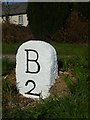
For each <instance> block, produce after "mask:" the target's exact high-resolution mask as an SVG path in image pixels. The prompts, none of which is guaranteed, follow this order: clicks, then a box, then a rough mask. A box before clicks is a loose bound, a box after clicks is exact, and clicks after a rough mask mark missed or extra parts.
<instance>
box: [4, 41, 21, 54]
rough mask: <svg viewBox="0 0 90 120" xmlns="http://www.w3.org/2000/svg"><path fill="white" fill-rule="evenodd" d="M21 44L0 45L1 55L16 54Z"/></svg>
mask: <svg viewBox="0 0 90 120" xmlns="http://www.w3.org/2000/svg"><path fill="white" fill-rule="evenodd" d="M20 45H21V43H18V42H17V43H13V42H12V43H5V42H3V43H2V54H16V53H17V50H18V48H19V46H20Z"/></svg>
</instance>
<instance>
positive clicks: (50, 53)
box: [16, 40, 58, 99]
mask: <svg viewBox="0 0 90 120" xmlns="http://www.w3.org/2000/svg"><path fill="white" fill-rule="evenodd" d="M57 77H58V65H57V54H56V51H55V49H54V47H53V46H52V45H50V44H49V43H46V42H43V41H36V40H30V41H28V42H25V43H23V44H22V45H21V46H20V47H19V49H18V51H17V55H16V86H17V89H18V90H19V93H20V94H22V95H23V96H25V97H27V98H40V97H41V98H43V99H44V98H46V97H48V96H49V95H50V92H49V89H50V88H51V86H52V85H53V84H54V83H55V80H56V79H57Z"/></svg>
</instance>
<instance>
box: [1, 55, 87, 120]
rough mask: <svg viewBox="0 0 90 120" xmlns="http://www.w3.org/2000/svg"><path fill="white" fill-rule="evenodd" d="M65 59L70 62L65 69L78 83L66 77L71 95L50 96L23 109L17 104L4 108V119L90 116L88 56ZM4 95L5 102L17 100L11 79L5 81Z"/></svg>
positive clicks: (46, 119)
mask: <svg viewBox="0 0 90 120" xmlns="http://www.w3.org/2000/svg"><path fill="white" fill-rule="evenodd" d="M63 59H64V58H63ZM63 59H61V61H63ZM65 61H66V63H68V64H67V65H66V67H64V71H66V70H67V68H68V69H70V70H71V71H72V73H73V74H74V75H75V78H76V84H74V83H72V81H71V79H70V78H69V76H66V77H65V78H64V80H65V82H66V84H67V86H68V88H69V90H70V95H68V96H63V97H59V96H50V97H49V98H47V99H45V100H40V102H39V103H38V104H37V106H36V107H27V108H24V109H21V108H20V107H19V106H18V105H17V107H16V108H14V109H13V108H12V109H3V120H7V119H14V120H20V119H22V120H28V119H30V120H42V119H43V120H48V119H49V120H53V119H57V120H59V119H62V118H75V120H79V118H84V119H86V118H88V84H87V71H88V70H87V67H88V61H87V58H86V57H74V58H73V59H71V58H67V59H66V60H65ZM63 65H64V63H63ZM62 69H63V67H62ZM7 94H8V96H7ZM3 95H4V98H5V97H6V99H4V100H3V104H7V102H8V101H10V100H11V101H13V99H14V102H17V101H15V95H16V92H15V86H13V85H12V84H11V83H10V80H8V81H4V83H3ZM12 96H14V97H12Z"/></svg>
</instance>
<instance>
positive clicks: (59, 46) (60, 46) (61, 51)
mask: <svg viewBox="0 0 90 120" xmlns="http://www.w3.org/2000/svg"><path fill="white" fill-rule="evenodd" d="M21 44H22V43H5V42H3V44H2V52H3V54H16V53H17V50H18V48H19V46H20V45H21ZM50 44H51V45H52V46H53V47H55V49H56V51H57V53H58V57H61V56H63V57H64V56H71V55H73V56H79V55H81V56H84V55H88V47H87V45H85V44H76V43H73V44H71V43H59V42H54V41H50Z"/></svg>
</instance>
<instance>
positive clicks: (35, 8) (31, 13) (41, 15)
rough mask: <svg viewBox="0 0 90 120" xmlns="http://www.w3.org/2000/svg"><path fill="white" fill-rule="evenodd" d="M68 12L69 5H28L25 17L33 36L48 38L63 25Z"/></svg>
mask: <svg viewBox="0 0 90 120" xmlns="http://www.w3.org/2000/svg"><path fill="white" fill-rule="evenodd" d="M69 12H70V10H69V3H62V2H60V3H57V2H55V3H38V2H37V3H28V8H27V17H28V21H29V25H30V27H31V30H32V32H33V34H34V35H36V36H44V35H47V36H49V35H51V34H53V33H55V32H56V31H57V30H59V29H60V28H61V27H62V26H63V25H64V23H65V21H66V19H67V17H68V15H69Z"/></svg>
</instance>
